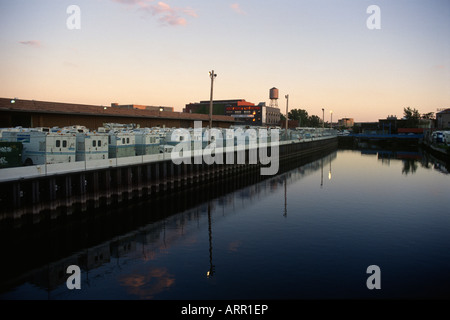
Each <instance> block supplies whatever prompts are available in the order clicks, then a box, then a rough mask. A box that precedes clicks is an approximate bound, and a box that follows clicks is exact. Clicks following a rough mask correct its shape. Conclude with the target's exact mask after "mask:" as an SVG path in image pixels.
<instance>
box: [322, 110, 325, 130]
mask: <svg viewBox="0 0 450 320" xmlns="http://www.w3.org/2000/svg"><path fill="white" fill-rule="evenodd" d="M323 128H325V109H324V108H322V129H323Z"/></svg>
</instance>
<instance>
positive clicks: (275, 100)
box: [269, 88, 278, 108]
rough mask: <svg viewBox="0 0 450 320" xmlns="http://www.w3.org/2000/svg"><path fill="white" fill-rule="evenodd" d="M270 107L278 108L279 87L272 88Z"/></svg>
mask: <svg viewBox="0 0 450 320" xmlns="http://www.w3.org/2000/svg"><path fill="white" fill-rule="evenodd" d="M269 97H270V107H273V108H278V89H277V88H272V89H270V93H269Z"/></svg>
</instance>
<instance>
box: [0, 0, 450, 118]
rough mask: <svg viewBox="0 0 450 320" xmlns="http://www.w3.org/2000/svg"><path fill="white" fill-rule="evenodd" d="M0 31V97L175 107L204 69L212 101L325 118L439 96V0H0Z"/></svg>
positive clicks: (445, 61) (442, 82) (447, 70)
mask: <svg viewBox="0 0 450 320" xmlns="http://www.w3.org/2000/svg"><path fill="white" fill-rule="evenodd" d="M72 5H74V6H76V9H77V10H73V9H72V8H73V7H71V6H72ZM372 5H375V6H376V7H377V8H378V9H377V10H375V11H374V10H368V9H370V8H371V6H372ZM0 30H1V31H0V70H1V72H0V97H4V98H10V97H11V98H14V97H16V98H19V99H27V100H42V101H55V102H66V103H80V104H93V105H104V106H109V105H110V104H111V103H113V102H114V103H119V104H140V105H152V106H171V107H174V109H175V111H182V109H183V108H184V107H185V105H186V104H188V103H191V102H199V101H201V100H209V98H210V90H211V79H210V76H209V71H211V70H214V72H215V73H216V74H217V77H216V78H215V80H214V99H216V100H223V99H245V100H246V101H249V102H253V103H255V104H257V103H259V102H266V103H267V104H269V102H270V99H269V90H270V88H272V87H276V88H278V89H279V97H280V98H279V99H278V106H279V107H280V109H281V112H282V113H285V110H286V104H287V99H286V98H285V95H289V101H288V107H289V110H291V109H294V108H297V109H305V110H306V111H307V112H308V114H309V115H318V116H319V117H322V108H324V110H325V111H324V114H325V121H331V117H332V119H333V121H337V120H338V119H341V118H344V117H345V118H353V119H354V121H355V122H367V121H378V119H383V118H386V117H387V116H389V115H396V116H397V117H399V118H401V117H402V116H403V109H404V108H405V107H411V108H416V109H418V110H419V112H421V113H427V112H436V111H437V109H438V108H449V107H450V1H448V0H420V1H417V0H395V1H392V0H390V1H384V0H370V1H367V0H289V1H288V0H277V1H275V0H273V1H272V0H267V1H265V0H231V1H226V0H164V1H158V0H70V1H66V0H52V1H50V0H35V1H29V0H28V1H24V0H9V1H5V0H0ZM331 111H332V115H331Z"/></svg>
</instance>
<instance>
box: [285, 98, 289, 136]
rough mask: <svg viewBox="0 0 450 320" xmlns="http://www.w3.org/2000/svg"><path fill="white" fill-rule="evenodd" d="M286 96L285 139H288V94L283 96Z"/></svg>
mask: <svg viewBox="0 0 450 320" xmlns="http://www.w3.org/2000/svg"><path fill="white" fill-rule="evenodd" d="M284 97H285V98H286V140H287V139H288V105H289V95H288V94H287V95H285V96H284Z"/></svg>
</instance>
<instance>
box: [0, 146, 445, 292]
mask: <svg viewBox="0 0 450 320" xmlns="http://www.w3.org/2000/svg"><path fill="white" fill-rule="evenodd" d="M370 151H371V152H366V151H364V150H362V151H360V152H361V155H364V156H368V157H371V159H374V161H380V162H381V163H382V165H383V166H384V165H386V166H391V162H392V163H396V164H400V163H402V164H403V165H402V173H403V174H404V175H412V174H414V175H416V174H417V172H418V171H420V170H419V168H425V169H426V170H437V171H439V172H442V173H445V174H448V171H446V170H444V169H443V168H446V167H445V165H446V164H445V163H444V164H442V162H439V161H437V160H436V159H435V158H432V157H430V156H429V155H427V154H426V153H423V152H421V151H416V152H415V153H414V152H413V153H410V151H407V152H401V151H395V152H393V151H390V150H375V151H376V152H373V151H374V150H370ZM341 155H342V157H343V158H344V159H345V155H343V154H342V153H341V154H340V155H339V157H341ZM337 158H338V152H336V151H334V152H331V153H327V154H321V155H320V156H316V157H313V158H305V159H301V160H296V161H295V162H293V163H289V164H286V165H285V166H284V167H283V169H282V170H281V172H280V174H279V175H277V176H274V177H264V179H262V178H261V176H259V175H256V176H255V175H254V174H248V175H243V176H242V177H233V178H232V179H224V180H222V181H220V182H217V183H215V184H208V185H204V186H202V187H199V188H197V189H195V190H190V191H186V192H180V193H177V194H174V195H167V196H162V197H159V198H157V199H151V200H150V201H146V202H142V203H138V204H133V205H130V206H129V207H127V208H117V209H115V210H111V211H110V212H108V213H107V214H105V215H95V214H93V216H88V217H86V216H80V217H77V218H75V219H74V220H73V221H70V223H69V222H67V221H66V223H64V224H57V223H55V222H53V223H50V222H49V224H48V225H45V226H44V227H43V228H41V229H40V230H37V229H34V228H32V229H24V230H14V231H13V232H12V231H6V232H4V233H2V234H1V239H0V240H1V244H0V246H1V248H0V249H1V252H3V256H2V258H4V260H3V261H8V263H7V264H6V265H4V267H5V271H4V272H3V273H2V274H1V275H0V277H1V278H0V283H1V290H0V298H2V299H17V298H19V299H171V298H172V297H173V296H171V293H172V292H173V291H174V290H175V288H177V290H178V292H179V296H181V297H184V298H186V297H188V298H189V297H190V293H189V290H191V289H192V287H190V284H191V282H189V281H190V280H191V279H190V277H192V275H195V276H197V275H198V278H196V281H197V283H196V286H198V288H207V289H205V290H204V292H208V290H210V287H208V285H209V286H211V285H214V286H215V285H218V283H220V281H224V280H223V279H224V277H226V276H225V274H229V273H233V271H234V270H236V272H237V271H239V270H241V269H239V264H240V263H241V261H240V260H239V258H241V259H248V260H251V261H252V264H251V266H253V267H254V266H255V265H256V266H257V265H258V264H261V265H262V263H265V262H266V260H265V259H267V257H266V254H272V255H275V254H279V255H280V256H279V257H280V258H278V256H277V259H283V258H285V259H286V261H287V262H286V264H285V265H283V267H284V268H288V269H289V270H290V269H296V270H295V272H296V274H297V273H298V272H301V270H302V269H303V270H306V271H302V272H306V273H307V272H312V271H309V270H316V269H318V268H319V269H320V268H322V269H323V270H324V273H323V275H325V276H326V275H330V274H331V273H330V271H329V270H328V269H326V268H325V267H323V266H321V267H320V266H319V265H320V264H319V263H318V262H317V265H314V264H315V263H316V262H315V259H318V260H319V261H321V260H320V259H325V260H327V259H331V258H329V257H330V256H332V255H333V254H334V253H335V251H333V252H331V254H330V253H329V252H322V253H320V255H318V256H314V255H313V254H314V252H315V250H316V249H320V248H330V246H331V248H334V249H335V250H338V251H339V250H341V251H339V252H344V253H347V254H348V255H349V256H348V257H350V258H351V256H350V253H349V252H351V251H352V250H356V251H358V250H360V248H358V247H357V246H355V248H356V249H354V248H353V247H351V245H352V244H353V242H355V241H353V240H354V238H351V235H353V234H357V236H358V237H361V239H360V242H362V243H366V244H368V245H373V244H372V243H373V242H375V241H378V240H374V239H377V238H376V237H373V236H372V237H370V238H368V239H363V238H362V235H360V234H358V232H360V231H359V230H360V229H358V228H360V227H361V226H362V227H364V226H365V225H370V224H377V223H378V226H380V225H381V222H378V220H376V219H375V217H376V216H375V215H370V214H369V213H368V212H366V211H361V212H363V213H364V215H363V214H358V215H356V217H357V218H356V220H355V221H356V222H357V223H360V225H358V228H355V229H351V228H350V227H349V225H351V223H354V221H351V220H350V219H349V216H350V215H349V213H348V212H350V211H351V210H354V207H355V206H360V207H361V208H364V209H365V208H366V204H367V203H365V202H364V201H367V199H362V200H361V202H360V203H358V202H357V201H358V200H357V199H353V198H352V200H351V202H352V203H351V204H349V202H347V201H348V198H347V197H348V196H350V195H351V194H354V192H355V190H352V189H348V190H350V191H351V192H349V193H343V191H347V189H346V188H347V185H351V183H349V182H348V181H351V178H349V179H348V180H347V177H346V176H343V175H342V172H340V171H343V170H342V169H343V163H344V165H345V166H349V167H351V166H353V165H355V164H354V163H345V161H344V162H343V161H340V162H336V161H335V160H336V159H337ZM363 165H364V166H367V163H363ZM392 167H394V168H395V170H397V169H396V167H395V166H394V165H392ZM364 169H365V170H366V171H367V170H368V168H367V167H365V168H364ZM370 169H371V168H369V170H370ZM346 174H348V172H347V171H346ZM327 176H328V179H327V178H326V177H327ZM332 177H333V178H332ZM359 178H360V177H359ZM344 179H345V181H344ZM300 181H301V182H302V183H299V182H300ZM339 181H341V182H344V184H342V185H341V184H340V185H339V186H338V187H337V188H332V187H333V186H337V185H336V184H335V185H334V183H336V182H339ZM375 184H377V185H378V184H380V181H376V182H375ZM358 186H359V184H358ZM336 189H339V192H340V193H332V191H335V190H336ZM294 191H295V193H294ZM317 191H319V192H317ZM302 192H303V194H302ZM376 192H377V190H375V189H371V190H368V191H367V193H368V194H374V193H376ZM379 192H381V193H380V194H381V195H383V196H385V195H384V194H383V193H382V192H383V191H382V190H381V191H379ZM313 193H315V194H317V193H320V194H319V196H317V198H312V197H311V194H313ZM274 194H276V195H281V194H282V196H283V198H281V197H280V198H277V199H279V200H280V201H279V202H276V201H275V203H273V207H270V208H267V212H269V214H267V213H265V215H264V216H261V221H257V220H256V221H255V219H254V216H252V217H246V214H245V213H246V212H247V211H251V210H253V211H255V210H260V211H262V210H263V209H266V208H262V209H261V208H257V209H255V207H258V204H259V203H265V204H266V205H267V203H268V202H266V201H264V200H265V199H268V198H269V197H273V195H274ZM300 194H301V195H303V198H302V197H301V196H299V195H300ZM343 195H344V197H343ZM325 198H330V199H331V200H330V202H326V201H325ZM380 198H381V197H380ZM319 201H322V202H323V203H318V202H319ZM339 201H340V202H339ZM308 202H311V203H312V202H314V206H313V207H311V206H308V205H309V204H308ZM374 202H375V201H374ZM299 204H300V205H299ZM269 205H270V203H269ZM340 205H342V207H345V211H343V212H344V214H342V215H341V216H340V217H339V214H338V207H339V206H340ZM391 205H392V204H391ZM386 206H388V205H386ZM303 208H305V212H306V213H305V212H303V211H302V210H301V209H303ZM311 208H314V210H311ZM330 208H333V210H330ZM399 208H400V207H399ZM330 211H334V212H335V214H334V216H336V217H339V220H336V221H334V220H329V219H331V218H330V217H329V216H326V215H324V214H323V213H324V212H330ZM397 211H398V212H400V210H393V212H397ZM311 212H313V213H314V214H311ZM272 213H273V214H272ZM238 214H239V220H238V221H239V224H236V220H234V222H233V223H235V224H233V223H231V222H230V221H233V219H232V218H233V217H234V216H236V215H238ZM282 216H283V217H284V218H285V219H283V218H281V220H283V222H285V224H283V225H281V226H280V225H275V226H274V228H275V227H278V228H280V230H282V231H280V232H278V233H277V232H276V231H274V232H273V234H272V233H270V232H272V230H270V228H269V229H264V228H263V227H261V224H265V225H270V224H271V223H272V222H273V221H277V220H276V218H280V217H282ZM312 216H315V217H317V219H319V220H317V221H316V220H307V219H306V217H307V218H310V217H312ZM363 216H364V218H363ZM392 217H393V218H397V217H398V215H395V214H392ZM258 218H259V216H258ZM263 218H264V219H263ZM296 219H298V220H296ZM301 219H304V221H303V220H301ZM327 219H328V220H327ZM358 219H361V220H358ZM364 219H368V220H367V221H369V222H366V220H364ZM370 219H372V220H370ZM299 220H301V223H299V222H298V221H299ZM266 221H268V222H266ZM288 221H289V222H290V224H288V223H287V222H288ZM380 221H383V220H380ZM341 222H342V223H343V224H342V225H341V228H339V227H336V228H335V226H336V225H339V223H341ZM394 222H395V221H394ZM245 223H249V224H250V223H251V226H248V228H254V229H255V230H258V233H255V235H252V234H251V232H250V231H248V230H247V229H248V228H244V227H242V226H241V225H240V224H242V225H244V224H245ZM308 224H309V225H308ZM392 225H395V224H389V227H390V228H391V227H392ZM403 225H405V223H402V226H403ZM440 225H443V224H440ZM299 226H301V227H303V228H304V229H298V230H300V231H298V230H297V229H295V228H294V227H299ZM317 226H320V228H321V229H319V228H318V227H317ZM282 227H283V228H284V227H285V228H287V229H282ZM259 228H260V229H261V230H259ZM289 228H291V229H289ZM315 228H316V229H315ZM378 229H380V227H377V228H374V229H368V230H369V231H371V232H375V230H378ZM287 230H294V231H293V232H292V233H291V234H289V233H288V231H287ZM355 230H356V231H355ZM390 230H391V229H386V230H384V232H387V233H388V234H389V231H390ZM246 232H248V233H249V234H248V235H246V236H248V237H254V238H251V240H252V241H250V240H248V238H244V237H243V236H242V233H246ZM320 232H322V233H320ZM261 233H262V235H261ZM316 233H317V234H318V235H320V236H316ZM293 234H295V235H296V236H297V235H299V237H304V238H299V239H300V240H299V239H297V238H291V237H293ZM392 234H393V235H394V236H393V237H394V239H396V240H397V241H398V239H399V237H400V238H401V237H402V236H403V235H400V236H399V235H397V233H395V232H392ZM309 236H310V237H309ZM271 237H272V238H271ZM355 237H356V236H355ZM266 238H269V239H275V240H276V241H278V239H282V240H283V239H285V240H286V241H285V242H281V244H283V245H288V246H293V247H289V248H285V247H284V246H281V245H280V246H278V245H276V244H271V243H270V241H269V242H266V243H265V246H264V250H263V251H262V252H259V253H258V254H260V256H258V255H256V254H257V253H256V252H255V250H254V247H252V244H253V245H254V243H259V242H262V241H264V240H265V239H266ZM11 239H15V243H14V244H13V245H10V243H11ZM244 239H245V240H244ZM321 239H322V240H323V239H325V240H327V239H332V241H331V240H330V241H329V243H327V242H322V243H321V242H320V241H321ZM342 239H344V240H342ZM346 239H347V240H348V239H350V240H348V243H346V244H345V245H344V244H342V245H341V246H339V245H337V246H336V247H333V244H334V243H339V241H345V240H346ZM301 240H303V241H301ZM380 242H382V241H381V240H380ZM302 243H304V244H305V247H300V248H299V247H296V246H295V245H296V244H302ZM308 243H309V245H308ZM423 243H425V242H423ZM271 245H272V246H273V247H271ZM440 245H445V243H444V244H442V243H441V244H440ZM389 246H391V244H389ZM416 247H417V246H416ZM416 247H414V248H416ZM290 248H291V249H290ZM292 248H295V249H297V250H292ZM311 248H312V249H311ZM408 248H409V247H408ZM299 249H300V250H299ZM364 249H367V248H366V247H364ZM370 249H371V250H374V251H376V248H375V247H370ZM416 250H417V249H416ZM369 251H370V250H369ZM280 252H281V253H280ZM299 252H302V254H304V257H305V259H304V260H302V261H301V262H300V263H299V264H297V265H295V264H294V261H295V259H297V258H296V257H297V256H298V255H299V254H298V253H299ZM361 252H362V251H360V252H359V253H358V254H361ZM380 252H383V254H385V253H384V251H383V250H380ZM402 252H405V250H403V251H402ZM389 254H391V253H388V254H387V255H389ZM234 256H237V257H239V258H238V259H237V260H236V261H234V260H233V261H232V260H231V259H229V258H231V257H234ZM270 258H271V257H270ZM350 258H349V259H350ZM444 258H445V257H444ZM274 259H275V258H274ZM339 259H341V258H340V257H339ZM353 259H354V258H353ZM288 260H289V261H288ZM290 260H292V261H290ZM327 261H330V260H327ZM340 261H341V260H338V262H333V263H334V264H333V265H336V266H338V267H341V268H342V263H341V262H340ZM273 263H274V264H278V263H279V264H280V266H281V265H282V262H279V261H278V260H277V261H274V262H273ZM370 263H372V262H370ZM72 264H76V265H79V266H80V267H81V269H82V279H81V280H82V284H81V286H82V288H83V290H81V291H70V290H67V288H66V285H65V281H66V279H67V274H66V268H67V266H69V265H72ZM309 264H312V265H313V266H311V267H310V266H309ZM309 267H310V269H308V268H309ZM365 267H367V265H366V266H365ZM265 268H268V270H267V272H274V273H278V274H282V273H283V272H282V271H281V269H282V268H281V267H280V269H273V270H272V269H271V268H273V266H272V265H271V267H265ZM330 268H331V267H330ZM261 269H263V268H261ZM400 269H401V268H400ZM262 272H263V271H262V270H254V269H252V276H254V277H256V278H257V279H258V277H257V275H258V274H260V275H261V274H262V275H263V276H266V274H264V273H262ZM341 272H342V270H341ZM287 275H289V273H287ZM263 276H261V277H260V278H263ZM363 276H364V273H363ZM234 277H235V278H237V279H240V278H238V277H239V276H238V275H234ZM249 277H250V276H249ZM280 277H282V275H281V276H280ZM230 278H233V276H229V278H226V279H230ZM282 279H283V278H282ZM308 279H312V276H309V275H308V274H307V275H306V276H305V278H302V280H303V281H304V282H305V283H306V284H308V283H309V281H311V280H308ZM325 279H327V278H325ZM236 281H238V280H236ZM240 281H245V279H240ZM289 281H290V280H289ZM325 282H326V281H325ZM227 285H228V284H227V283H226V284H223V282H222V286H224V287H227ZM247 285H248V287H251V285H255V284H254V283H252V284H251V285H249V284H247ZM272 285H273V286H277V284H276V283H272ZM243 287H244V286H243ZM305 287H306V285H305ZM180 288H181V289H180ZM243 290H244V288H243ZM289 290H291V291H289ZM330 290H331V289H330ZM200 291H201V290H200ZM216 294H217V293H216ZM228 294H229V293H228ZM259 294H262V293H259ZM288 294H294V295H295V294H298V293H297V292H296V291H295V289H294V288H287V289H286V295H288ZM229 295H230V294H229ZM253 298H256V296H255V297H253Z"/></svg>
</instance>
